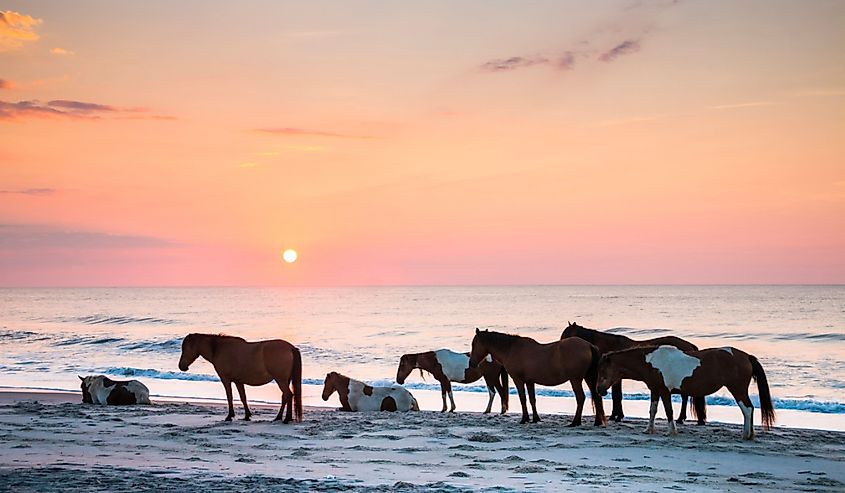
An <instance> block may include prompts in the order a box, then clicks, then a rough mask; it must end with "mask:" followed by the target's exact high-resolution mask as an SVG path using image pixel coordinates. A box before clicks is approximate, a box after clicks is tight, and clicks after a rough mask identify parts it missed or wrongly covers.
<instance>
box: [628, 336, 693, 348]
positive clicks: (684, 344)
mask: <svg viewBox="0 0 845 493" xmlns="http://www.w3.org/2000/svg"><path fill="white" fill-rule="evenodd" d="M635 345H636V346H675V347H676V348H678V349H680V350H681V351H698V346H696V345H695V344H693V343H691V342H689V341H685V340H683V339H681V338H680V337H675V336H663V337H655V338H654V339H646V340H642V341H636V342H635Z"/></svg>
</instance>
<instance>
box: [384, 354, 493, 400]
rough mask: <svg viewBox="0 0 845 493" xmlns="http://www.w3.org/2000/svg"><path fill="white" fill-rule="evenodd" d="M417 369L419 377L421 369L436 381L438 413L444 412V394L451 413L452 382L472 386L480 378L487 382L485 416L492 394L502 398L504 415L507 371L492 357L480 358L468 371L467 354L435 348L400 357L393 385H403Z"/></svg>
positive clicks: (452, 398)
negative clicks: (439, 401)
mask: <svg viewBox="0 0 845 493" xmlns="http://www.w3.org/2000/svg"><path fill="white" fill-rule="evenodd" d="M417 368H419V370H420V375H422V374H423V373H422V372H423V370H425V371H427V372H429V373H431V374H432V375H433V376H434V379H435V380H437V381H438V382H440V394H441V397H442V398H443V409H441V410H440V412H445V411H446V396H447V395H448V396H449V401H450V402H451V404H452V409H451V411H452V412H454V411H455V398H454V397H452V382H457V383H472V382H476V381H478V379H480V378H481V377H484V381H485V382H486V383H487V394H488V395H489V396H490V400H489V401H487V409H486V410H485V411H484V413H485V414H487V413H489V412H490V409H491V408H492V407H493V399H494V398H495V397H496V392H498V393H499V396H500V397H501V399H502V414H505V413H506V412H508V372H506V371H505V369H504V368H503V367H502V365H500V364H499V363H497V362H495V361H493V359H492V358H487V359H484V360H482V361H481V363H479V364H478V366H477V367H475V368H470V366H469V353H457V352H455V351H450V350H448V349H438V350H437V351H426V352H424V353H412V354H403V355H402V357H401V358H400V359H399V369H398V370H397V371H396V383H398V384H403V383H405V379H406V378H408V375H410V374H411V372H412V371H414V370H415V369H417Z"/></svg>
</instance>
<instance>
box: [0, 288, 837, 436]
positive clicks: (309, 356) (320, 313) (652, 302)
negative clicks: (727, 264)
mask: <svg viewBox="0 0 845 493" xmlns="http://www.w3.org/2000/svg"><path fill="white" fill-rule="evenodd" d="M568 321H572V322H578V323H579V324H580V325H583V326H586V327H590V328H599V329H607V330H611V331H612V332H614V333H618V334H624V335H627V336H629V337H632V338H651V337H656V336H660V335H668V334H674V335H677V336H680V337H683V338H685V339H687V340H689V341H691V342H693V343H695V344H697V345H698V346H699V347H701V348H707V347H722V346H733V347H737V348H740V349H742V350H744V351H746V352H748V353H750V354H753V355H755V356H757V357H758V358H759V359H760V361H761V363H762V365H763V367H764V369H765V371H766V374H767V376H768V380H769V383H770V385H771V390H772V394H773V396H774V403H775V408H776V409H777V410H778V411H781V413H780V416H779V417H784V416H785V417H786V418H785V422H786V424H787V425H789V426H803V427H815V428H826V429H845V396H844V395H843V390H845V286H517V287H512V286H501V287H479V286H472V287H354V288H93V289H89V288H60V289H53V288H39V289H24V288H9V289H0V344H2V348H3V350H2V351H0V388H3V389H6V390H8V389H35V390H71V391H78V390H79V380H78V379H77V375H88V374H106V375H109V376H111V377H114V378H136V379H139V380H141V381H142V382H144V383H145V384H146V385H147V386H148V387H149V388H150V391H151V394H152V395H153V396H157V397H162V398H180V399H181V398H184V399H222V398H223V397H224V394H223V389H222V387H221V385H220V384H219V382H218V380H217V377H216V375H215V373H214V370H213V368H212V367H211V365H209V364H208V363H206V362H205V361H203V360H198V361H197V362H196V363H195V364H194V365H193V366H192V367H191V369H190V371H188V372H185V373H183V372H180V371H179V369H178V368H177V367H176V366H177V362H178V360H179V354H180V348H181V340H182V338H183V337H184V336H185V335H186V334H188V333H190V332H208V333H226V334H231V335H239V336H242V337H244V338H246V339H248V340H257V339H266V338H282V339H286V340H288V341H290V342H291V343H293V344H294V345H296V346H298V347H299V348H300V350H301V351H302V355H303V373H304V383H305V384H306V385H305V403H306V405H325V406H336V405H337V402H336V400H337V398H336V396H335V397H334V398H333V399H334V400H330V401H329V402H328V403H325V402H323V401H322V400H321V399H320V397H319V394H320V390H321V386H322V382H323V377H324V376H325V374H326V373H327V372H329V371H338V372H341V373H344V374H346V375H348V376H350V377H353V378H356V379H359V380H365V381H367V382H371V383H373V384H375V385H378V384H387V383H391V382H393V379H394V378H395V375H396V366H397V364H398V361H399V357H400V356H401V355H402V354H403V353H407V352H422V351H427V350H433V349H439V348H451V349H454V350H461V351H469V345H470V341H471V339H472V335H473V333H474V330H475V328H476V327H478V328H481V329H490V330H498V331H502V332H509V333H515V334H520V335H525V336H530V337H533V338H535V339H537V340H539V341H552V340H556V339H558V338H559V337H560V333H561V331H562V330H563V329H564V328H565V327H566V325H567V322H568ZM406 387H407V388H409V389H410V390H411V391H412V392H413V393H414V394H415V395H417V396H421V397H418V399H420V402H421V405H422V406H423V408H424V409H437V410H439V409H440V396H439V385H438V384H437V382H436V381H434V380H433V379H432V378H430V377H428V378H427V379H423V378H421V377H420V375H419V373H418V372H415V373H413V374H412V376H411V377H410V378H409V380H408V382H407V383H406ZM624 387H625V392H626V394H625V398H626V404H625V405H626V410H628V409H629V408H630V410H629V411H628V414H629V415H639V416H643V415H645V411H644V410H645V406H644V404H645V402H644V401H646V400H647V399H648V394H647V391H646V389H645V387H644V386H642V385H641V384H638V383H634V382H627V381H626V382H625V384H624ZM511 392H512V393H513V392H514V389H513V385H512V384H511ZM247 393H248V395H249V397H250V400H252V401H262V402H276V403H277V402H278V396H279V391H278V388H276V386H275V385H273V384H271V385H267V386H264V387H259V388H248V390H247ZM756 393H757V389H756V386H755V385H754V384H753V383H752V386H751V394H752V395H753V396H754V397H753V399H756ZM538 395H539V396H540V399H539V402H540V404H539V405H540V412H541V413H543V412H568V413H571V412H572V411H573V406H572V402H573V399H572V391H571V388H569V386H568V385H562V386H559V387H554V388H547V387H538ZM455 400H456V401H457V402H458V410H459V411H460V410H476V411H478V410H483V408H484V407H485V405H486V400H487V397H486V388H485V387H484V385H483V383H482V382H478V383H476V384H470V385H456V386H455ZM236 401H237V399H236ZM606 404H607V409H608V410H609V399H608V400H607V401H606ZM708 404H709V405H710V413H711V416H714V417H715V419H723V420H725V421H732V422H739V421H740V419H741V414H740V413H739V410H738V408H737V407H736V405H735V403H734V401H733V399H732V398H730V396H729V394H727V392H726V391H725V390H724V389H723V390H722V391H720V392H719V393H717V394H714V395H713V396H711V397H710V398H709V399H708ZM236 405H237V404H236ZM518 407H519V405H518V400H517V399H516V397H515V396H512V398H511V404H510V409H511V412H514V411H516V410H518ZM493 409H494V411H497V410H498V409H499V404H498V400H497V401H496V403H495V404H494V406H493ZM714 411H716V412H715V413H714ZM784 411H785V412H784ZM239 412H240V411H239ZM587 413H588V414H589V410H588V411H587ZM758 419H759V418H758ZM781 422H782V423H783V422H784V420H781Z"/></svg>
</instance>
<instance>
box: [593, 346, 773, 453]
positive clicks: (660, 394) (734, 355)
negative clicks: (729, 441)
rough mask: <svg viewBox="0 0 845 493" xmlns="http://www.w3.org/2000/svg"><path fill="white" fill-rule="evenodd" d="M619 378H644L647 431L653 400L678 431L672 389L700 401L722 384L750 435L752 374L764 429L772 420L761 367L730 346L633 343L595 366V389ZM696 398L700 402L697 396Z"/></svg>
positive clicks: (604, 391) (650, 426)
mask: <svg viewBox="0 0 845 493" xmlns="http://www.w3.org/2000/svg"><path fill="white" fill-rule="evenodd" d="M622 378H629V379H632V380H639V381H641V382H645V384H646V385H647V386H648V389H649V390H650V391H651V408H650V409H649V421H648V428H646V433H654V415H655V414H656V413H657V402H658V400H659V399H662V400H663V407H664V409H665V411H666V418H667V419H668V420H669V434H670V435H675V434H677V429H676V428H675V422H674V421H672V400H671V392H673V391H680V392H682V393H684V394H687V395H691V396H693V397H694V398H696V399H695V400H694V401H693V402H694V403H697V402H703V401H704V397H705V396H707V395H710V394H712V393H714V392H716V391H717V390H719V389H721V388H722V387H727V388H728V391H729V392H730V393H731V395H733V397H734V399H736V403H737V404H738V405H739V408H740V409H741V410H742V415H743V417H744V418H745V420H744V424H743V428H742V438H744V439H746V440H750V439H752V438H754V405H753V404H752V403H751V399H749V398H748V385H749V384H750V383H751V379H752V378H753V379H754V380H756V381H757V391H758V392H759V394H760V408H761V411H762V413H763V418H762V423H763V428H765V429H767V430H768V429H770V428H771V427H772V424H773V423H774V422H775V410H774V407H773V406H772V397H771V394H770V393H769V384H768V382H767V380H766V374H765V373H764V372H763V367H762V366H760V362H759V361H757V358H755V357H754V356H752V355H750V354H747V353H744V352H742V351H740V350H739V349H735V348H732V347H724V348H714V349H704V350H701V351H681V350H679V349H678V348H676V347H673V346H659V347H636V348H631V349H624V350H622V351H614V352H610V353H607V354H606V355H604V356H602V359H601V361H600V362H599V370H598V392H599V393H600V394H602V395H604V394H607V389H608V388H610V387H611V386H612V385H613V384H615V383H616V382H618V381H619V380H620V379H622ZM698 398H700V401H699V400H698ZM695 411H696V413H697V415H698V416H699V417H700V418H704V414H705V412H706V411H705V409H704V408H703V407H701V408H699V406H698V405H697V404H696V405H695Z"/></svg>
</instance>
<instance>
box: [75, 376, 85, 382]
mask: <svg viewBox="0 0 845 493" xmlns="http://www.w3.org/2000/svg"><path fill="white" fill-rule="evenodd" d="M77 377H79V379H80V380H82V381H83V382H84V381H85V379H84V378H82V377H80V376H79V375H77Z"/></svg>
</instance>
